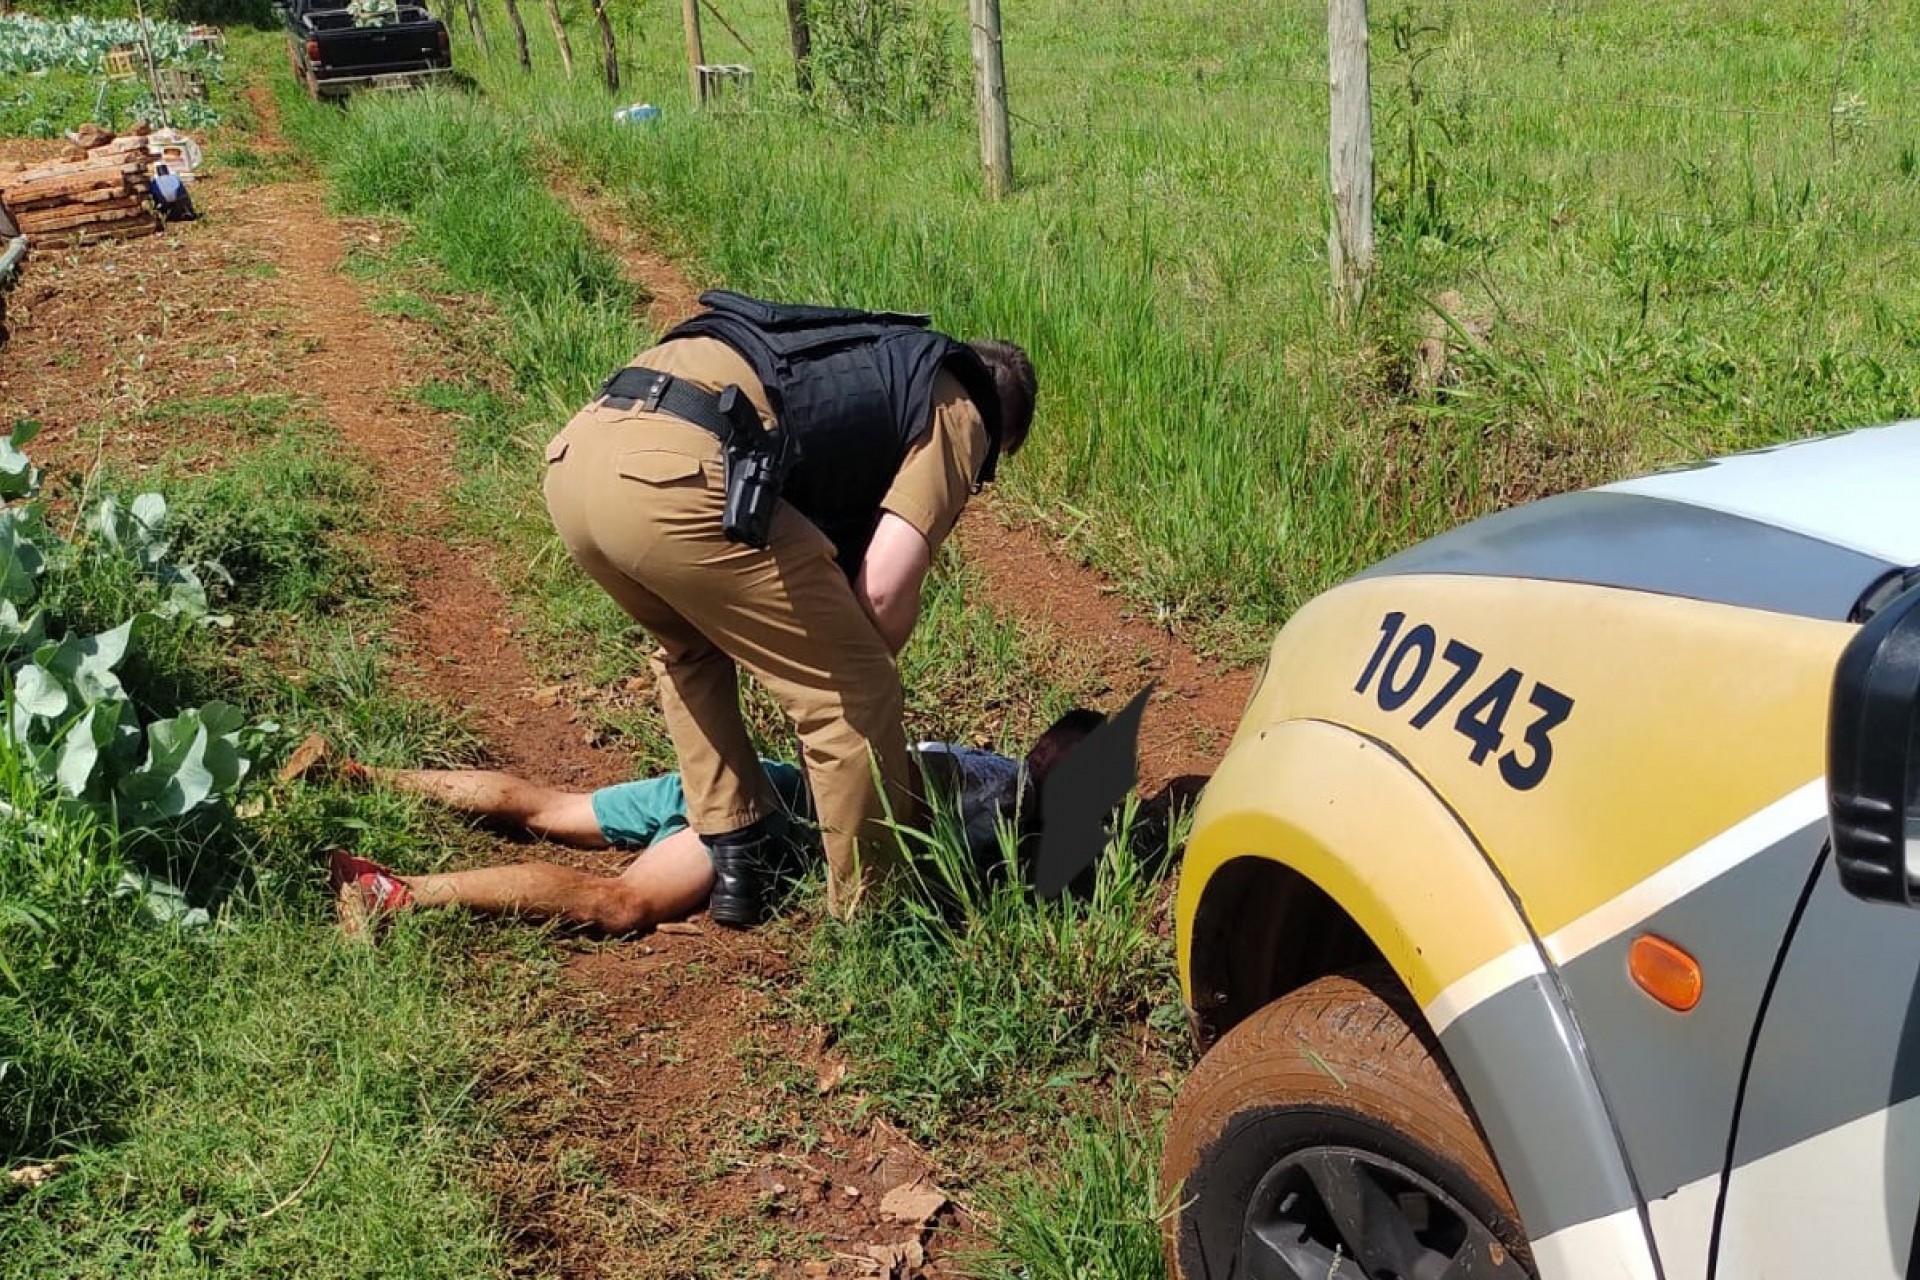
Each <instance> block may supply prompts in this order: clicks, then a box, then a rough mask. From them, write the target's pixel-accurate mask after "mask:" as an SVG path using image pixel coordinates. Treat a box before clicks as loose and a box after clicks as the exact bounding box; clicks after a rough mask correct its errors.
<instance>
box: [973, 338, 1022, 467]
mask: <svg viewBox="0 0 1920 1280" xmlns="http://www.w3.org/2000/svg"><path fill="white" fill-rule="evenodd" d="M967 345H968V346H969V347H972V348H973V353H974V354H975V355H977V356H979V357H980V361H981V363H982V364H984V365H986V366H987V370H988V372H990V373H992V374H993V389H994V390H995V391H998V392H999V393H1000V452H1002V453H1005V454H1015V453H1018V452H1020V446H1021V445H1023V444H1025V443H1026V442H1027V430H1028V428H1030V427H1032V426H1033V402H1034V398H1035V397H1036V396H1038V395H1039V394H1040V380H1039V379H1038V378H1037V377H1035V376H1034V372H1033V361H1031V360H1029V359H1027V353H1026V352H1025V351H1022V350H1021V349H1020V348H1019V347H1016V346H1015V345H1013V343H1011V342H1002V341H1000V340H999V339H998V338H975V339H974V340H972V341H971V342H969V343H967Z"/></svg>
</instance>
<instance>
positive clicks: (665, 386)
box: [600, 365, 733, 444]
mask: <svg viewBox="0 0 1920 1280" xmlns="http://www.w3.org/2000/svg"><path fill="white" fill-rule="evenodd" d="M600 399H601V400H603V401H604V402H605V403H606V404H608V405H609V406H611V407H613V408H615V409H635V408H638V409H642V410H645V411H646V412H648V413H670V414H672V415H673V416H674V417H676V418H680V419H683V420H685V421H687V422H691V423H692V424H693V425H694V426H696V427H704V428H706V429H707V430H708V431H711V432H712V433H713V434H714V435H716V436H719V437H720V443H722V444H730V443H732V441H733V424H732V423H731V422H729V421H727V415H726V414H724V413H722V412H721V411H720V397H719V395H717V394H716V393H714V392H712V391H705V390H702V389H701V388H699V387H697V386H695V385H694V384H693V383H691V382H687V381H685V380H684V379H681V378H676V377H674V376H673V375H672V374H670V373H661V372H660V371H659V370H658V369H648V368H646V367H644V366H642V365H629V366H627V367H626V368H624V369H622V370H620V371H619V372H618V373H616V374H614V375H613V376H612V377H611V378H608V379H607V380H606V381H605V382H603V383H601V384H600Z"/></svg>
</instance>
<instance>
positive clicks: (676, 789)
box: [593, 760, 806, 849]
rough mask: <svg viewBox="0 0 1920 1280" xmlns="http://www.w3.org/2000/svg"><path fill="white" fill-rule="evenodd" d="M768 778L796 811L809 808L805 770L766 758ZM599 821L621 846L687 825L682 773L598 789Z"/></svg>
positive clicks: (632, 846)
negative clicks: (802, 772)
mask: <svg viewBox="0 0 1920 1280" xmlns="http://www.w3.org/2000/svg"><path fill="white" fill-rule="evenodd" d="M760 766H761V767H762V768H763V769H765V770H766V771H767V781H769V782H771V783H772V784H773V789H774V791H775V792H776V793H777V794H778V795H779V797H780V803H781V804H783V805H785V806H786V807H787V809H788V810H789V811H790V812H793V813H802V812H804V811H805V807H806V806H805V803H804V799H805V792H806V783H805V780H804V779H803V778H802V776H801V773H800V770H799V769H797V768H795V767H794V766H793V765H790V764H785V763H783V762H781V761H779V760H762V761H761V762H760ZM593 820H594V821H595V822H597V823H599V824H600V834H601V835H603V836H605V837H606V839H607V843H608V844H611V845H612V846H613V847H614V848H616V849H644V848H646V847H647V846H648V845H650V844H654V843H657V842H658V841H661V840H665V839H666V838H667V837H668V836H670V835H672V834H673V833H674V832H676V831H682V830H685V829H686V827H687V825H688V824H687V793H686V790H685V788H683V787H682V786H681V785H680V775H679V774H677V773H663V774H661V775H660V776H659V777H657V778H641V779H640V780H639V781H637V782H623V783H621V784H619V785H618V786H613V787H602V788H600V790H598V791H596V792H594V793H593Z"/></svg>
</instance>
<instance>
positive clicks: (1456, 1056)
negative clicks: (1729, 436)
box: [1162, 422, 1920, 1280]
mask: <svg viewBox="0 0 1920 1280" xmlns="http://www.w3.org/2000/svg"><path fill="white" fill-rule="evenodd" d="M1916 477H1920V422H1912V423H1902V424H1897V425H1894V426H1890V427H1882V428H1876V429H1872V430H1866V431H1859V432H1854V433H1851V434H1848V435H1843V436H1835V437H1828V438H1823V439H1819V440H1814V441H1809V442H1805V443H1801V444H1795V445H1791V446H1785V447H1781V448H1778V449H1774V450H1769V451H1762V452H1759V453H1753V454H1743V455H1738V456H1735V457H1731V458H1727V459H1723V460H1720V461H1718V462H1714V463H1710V464H1705V465H1702V466H1700V467H1696V468H1690V469H1686V470H1682V471H1676V472H1669V473H1665V474H1661V475H1657V476H1652V477H1648V478H1645V479H1641V480H1635V481H1630V482H1627V483H1624V484H1619V485H1614V486H1610V487H1608V488H1604V489H1599V490H1594V491H1590V492H1586V493H1578V494H1570V495H1564V496H1561V497H1557V498H1552V499H1548V500H1545V501H1542V502H1538V503H1533V504H1531V505H1528V506H1525V507H1520V508H1516V509H1513V510H1511V511H1507V512H1503V513H1500V514H1498V515H1495V516H1491V517H1489V518H1487V519H1484V520H1480V521H1477V522H1475V523H1473V524H1469V525H1466V526H1463V527H1462V528H1460V529H1457V530H1455V531H1453V532H1451V533H1449V534H1446V535H1443V536H1441V537H1439V538H1437V539H1434V540H1433V541H1430V542H1427V543H1425V544H1422V545H1420V546H1417V547H1415V548H1413V549H1412V550H1409V551H1407V552H1404V553H1402V554H1401V555H1398V556H1396V557H1393V558H1392V559H1389V560H1387V561H1385V562H1383V563H1381V564H1379V565H1377V566H1375V567H1374V568H1373V569H1371V570H1369V571H1368V572H1366V573H1364V574H1362V575H1361V576H1359V577H1358V578H1356V579H1354V580H1351V581H1349V582H1347V583H1345V584H1343V585H1342V586H1340V587H1337V588H1335V589H1334V590H1332V591H1329V592H1328V593H1326V594H1325V595H1323V596H1321V597H1319V598H1318V599H1316V600H1314V601H1313V602H1311V603H1310V604H1309V605H1307V606H1306V607H1305V608H1303V609H1302V610H1301V611H1300V612H1299V614H1298V615H1296V616H1295V618H1294V619H1293V620H1292V621H1291V622H1290V623H1289V624H1288V626H1287V627H1286V628H1285V630H1283V631H1282V632H1281V634H1280V636H1279V637H1278V639H1277V640H1276V641H1275V642H1274V645H1273V648H1272V652H1271V655H1270V658H1269V661H1268V666H1267V669H1266V672H1265V674H1264V676H1263V677H1262V680H1261V682H1260V685H1259V687H1258V688H1257V690H1256V691H1255V693H1254V696H1253V699H1252V701H1251V703H1250V704H1249V706H1248V709H1247V712H1246V714H1245V716H1244V718H1243V720H1242V723H1241V725H1240V728H1239V730H1238V732H1237V734H1236V736H1235V738H1234V741H1233V745H1232V747H1231V749H1230V750H1229V752H1228V753H1227V756H1226V758H1225V760H1224V761H1223V762H1222V764H1221V767H1220V769H1219V770H1218V772H1217V773H1216V774H1215V776H1214V779H1213V781H1212V782H1211V783H1210V784H1209V786H1208V788H1207V791H1206V793H1205V795H1204V796H1203V798H1202V800H1201V803H1200V806H1199V810H1198V812H1197V814H1196V819H1195V828H1194V833H1193V836H1192V840H1191V843H1190V844H1189V846H1188V851H1187V855H1186V869H1185V871H1184V873H1183V875H1182V878H1181V885H1180V890H1179V898H1178V903H1177V910H1178V924H1179V934H1178V946H1179V959H1180V966H1181V979H1182V983H1183V988H1184V991H1185V993H1186V998H1187V1001H1188V1005H1189V1012H1190V1017H1191V1018H1192V1020H1193V1022H1194V1025H1195V1027H1196V1031H1197V1033H1198V1034H1199V1035H1200V1037H1201V1039H1202V1041H1203V1042H1204V1043H1207V1044H1208V1045H1209V1046H1210V1047H1209V1050H1208V1052H1207V1054H1206V1056H1205V1057H1204V1058H1203V1060H1202V1062H1201V1064H1200V1065H1199V1066H1198V1067H1197V1068H1196V1069H1195V1071H1194V1073H1193V1075H1192V1076H1191V1077H1190V1078H1189V1080H1188V1081H1187V1082H1186V1083H1185V1085H1184V1087H1183V1088H1182V1091H1181V1095H1180V1099H1179V1101H1178V1103H1177V1105H1176V1107H1175V1112H1174V1117H1173V1120H1172V1123H1171V1125H1170V1128H1169V1133H1168V1139H1167V1146H1166V1151H1165V1155H1164V1159H1163V1167H1162V1182H1163V1188H1164V1190H1165V1191H1166V1192H1167V1194H1168V1196H1169V1198H1170V1203H1171V1204H1174V1205H1177V1206H1178V1207H1177V1208H1176V1209H1175V1210H1174V1212H1173V1213H1172V1214H1171V1216H1170V1217H1169V1219H1168V1226H1167V1237H1168V1248H1169V1253H1170V1255H1171V1257H1172V1259H1173V1261H1174V1263H1175V1266H1176V1268H1177V1271H1178V1274H1180V1275H1182V1276H1184V1277H1186V1278H1187V1280H1199V1278H1200V1277H1203V1276H1205V1277H1225V1276H1262V1277H1301V1278H1302V1280H1306V1278H1308V1277H1311V1280H1329V1278H1333V1280H1355V1278H1358V1277H1366V1278H1367V1280H1384V1278H1385V1277H1438V1276H1448V1277H1469V1276H1470V1277H1482V1276H1485V1277H1525V1276H1539V1277H1545V1278H1546V1280H1595V1278H1598V1277H1610V1278H1611V1277H1632V1278H1649V1280H1650V1278H1654V1277H1659V1278H1662V1280H1696V1278H1698V1277H1708V1276H1716V1275H1717V1276H1725V1277H1733V1276H1753V1275H1761V1274H1765V1275H1767V1276H1808V1277H1815V1276H1818V1277H1829V1276H1846V1277H1849V1280H1873V1278H1876V1277H1892V1276H1900V1275H1907V1274H1913V1272H1910V1266H1911V1262H1912V1259H1913V1258H1914V1257H1915V1256H1916V1254H1920V1243H1917V1242H1920V1236H1917V1234H1916V1212H1917V1210H1920V1106H1917V1105H1916V1101H1915V1099H1916V1098H1920V918H1917V917H1915V916H1914V915H1912V914H1911V913H1908V912H1903V911H1899V910H1896V909H1894V908H1892V907H1890V906H1887V905H1884V904H1882V903H1877V902H1871V901H1866V900H1863V898H1862V897H1861V896H1856V894H1855V893H1854V892H1850V890H1849V885H1851V886H1852V887H1853V888H1854V889H1856V890H1857V889H1862V888H1863V887H1864V889H1865V891H1866V892H1868V893H1870V894H1872V895H1873V896H1877V897H1882V898H1888V899H1894V900H1902V899H1904V898H1907V897H1913V896H1920V894H1915V893H1914V892H1913V891H1912V889H1911V884H1912V882H1911V881H1910V879H1909V878H1908V877H1907V875H1906V874H1905V871H1904V863H1903V862H1902V858H1903V856H1904V855H1903V852H1902V851H1903V848H1904V841H1903V839H1902V838H1901V836H1902V832H1903V830H1904V828H1903V826H1902V820H1903V818H1904V815H1905V812H1906V808H1907V805H1906V776H1907V775H1906V772H1905V761H1906V753H1907V752H1908V751H1909V749H1910V747H1911V736H1912V735H1911V720H1912V711H1913V698H1912V693H1913V688H1912V682H1911V679H1910V680H1909V684H1908V685H1907V686H1905V687H1904V692H1899V691H1897V690H1898V687H1899V680H1898V679H1895V678H1893V677H1889V676H1888V674H1887V673H1888V669H1889V667H1891V668H1894V669H1895V670H1894V676H1896V677H1897V676H1899V675H1901V674H1902V673H1905V674H1906V676H1908V677H1910V678H1913V672H1914V671H1916V670H1920V642H1917V641H1916V640H1915V639H1914V636H1913V634H1912V633H1913V632H1915V631H1916V630H1920V608H1915V607H1914V605H1915V602H1916V600H1920V594H1912V593H1908V591H1907V588H1909V587H1910V586H1911V585H1912V575H1911V574H1910V573H1909V572H1908V569H1909V566H1912V565H1914V564H1915V563H1916V562H1920V503H1916V502H1915V500H1914V496H1913V484H1914V480H1915V478H1916ZM1876 610H1879V611H1880V614H1881V616H1880V618H1879V620H1877V621H1875V622H1873V623H1870V624H1869V625H1868V626H1866V627H1864V628H1863V627H1862V626H1861V622H1862V620H1863V619H1865V618H1867V617H1868V616H1870V615H1873V614H1874V613H1875V611H1876ZM1902 623H1904V624H1906V625H1905V626H1904V627H1902V626H1901V624H1902ZM1849 646H1852V648H1851V649H1850V648H1849ZM1873 646H1879V648H1878V649H1874V648H1873ZM1903 646H1904V647H1903ZM1843 654H1846V655H1847V661H1846V663H1845V664H1843V663H1842V657H1843ZM1902 664H1905V665H1902ZM1843 665H1844V667H1845V669H1844V670H1841V668H1842V667H1843ZM1837 670H1840V681H1839V685H1836V671H1837ZM1849 672H1851V674H1849ZM1875 673H1877V674H1875ZM1849 681H1852V682H1853V687H1849ZM1876 681H1877V684H1876V683H1875V682H1876ZM1868 685H1873V688H1872V689H1868V688H1867V686H1868ZM1889 689H1896V692H1894V693H1889V692H1888V690H1889ZM1863 700H1864V701H1863ZM1862 706H1869V707H1871V709H1872V710H1873V713H1874V714H1875V715H1877V716H1878V717H1879V720H1877V721H1875V722H1874V726H1873V727H1872V732H1866V730H1865V729H1863V727H1862V726H1863V721H1862V716H1863V715H1865V712H1863V711H1862V710H1861V707H1862ZM1843 708H1847V710H1845V715H1844V716H1843V714H1842V712H1843ZM1830 711H1831V712H1832V715H1831V717H1830ZM1843 719H1844V720H1845V722H1844V723H1843V722H1842V720H1843ZM1889 724H1891V725H1893V726H1894V727H1893V728H1888V727H1887V726H1888V725H1889ZM1830 737H1831V738H1833V739H1834V740H1835V741H1836V742H1837V743H1839V747H1838V748H1837V750H1838V751H1839V752H1840V754H1839V755H1836V759H1839V758H1841V756H1842V755H1846V753H1847V752H1856V753H1859V754H1863V755H1864V756H1866V757H1868V759H1867V760H1866V762H1865V764H1864V765H1862V766H1861V767H1860V768H1859V769H1855V768H1853V766H1852V764H1850V766H1849V771H1848V772H1849V781H1848V784H1847V787H1848V788H1852V787H1853V782H1852V781H1851V779H1853V778H1854V777H1855V775H1856V774H1858V775H1860V776H1871V777H1874V778H1879V779H1882V780H1884V779H1887V778H1891V779H1892V781H1891V782H1884V781H1883V784H1882V790H1888V791H1890V792H1892V793H1894V794H1891V795H1880V794H1877V793H1876V794H1873V795H1861V794H1856V793H1855V791H1853V790H1848V791H1847V794H1845V795H1839V794H1836V796H1835V797H1833V800H1834V804H1835V806H1836V810H1838V809H1848V807H1849V806H1851V808H1850V809H1849V812H1852V813H1854V814H1855V815H1856V816H1858V815H1864V817H1862V823H1863V824H1864V826H1862V829H1861V831H1860V832H1859V833H1857V834H1861V835H1862V837H1863V839H1864V837H1866V836H1872V837H1875V838H1876V839H1877V841H1878V842H1877V843H1875V839H1864V844H1865V845H1867V846H1871V848H1869V849H1868V851H1867V852H1868V859H1867V861H1868V863H1872V862H1873V859H1875V858H1877V859H1878V863H1877V864H1874V865H1865V864H1863V865H1861V866H1853V865H1852V863H1850V862H1849V858H1848V856H1847V855H1848V847H1847V842H1846V840H1845V839H1843V840H1842V845H1843V847H1842V849H1841V850H1840V853H1841V861H1842V862H1843V863H1849V867H1850V868H1851V874H1850V875H1849V876H1848V877H1847V879H1846V882H1845V883H1843V879H1842V877H1841V875H1840V874H1838V873H1837V872H1836V868H1835V866H1834V865H1833V864H1834V861H1835V860H1834V857H1833V856H1832V854H1831V852H1830V849H1829V795H1828V784H1827V772H1828V770H1827V757H1828V749H1829V741H1830ZM1847 758H1848V759H1849V760H1850V761H1852V759H1853V758H1852V757H1851V756H1848V757H1847ZM1854 763H1859V762H1857V761H1855V762H1854ZM1867 766H1871V767H1867ZM1838 772H1839V771H1838V770H1837V769H1836V776H1837V774H1838ZM1841 790H1846V788H1841V787H1840V786H1839V785H1838V783H1836V792H1838V791H1841ZM1838 821H1839V819H1836V822H1838ZM1875 824H1877V826H1876V825H1875ZM1868 827H1872V828H1874V829H1873V830H1871V831H1869V830H1866V828H1868ZM1836 829H1840V828H1838V827H1836ZM1876 876H1877V877H1878V879H1876V878H1875V877H1876Z"/></svg>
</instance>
